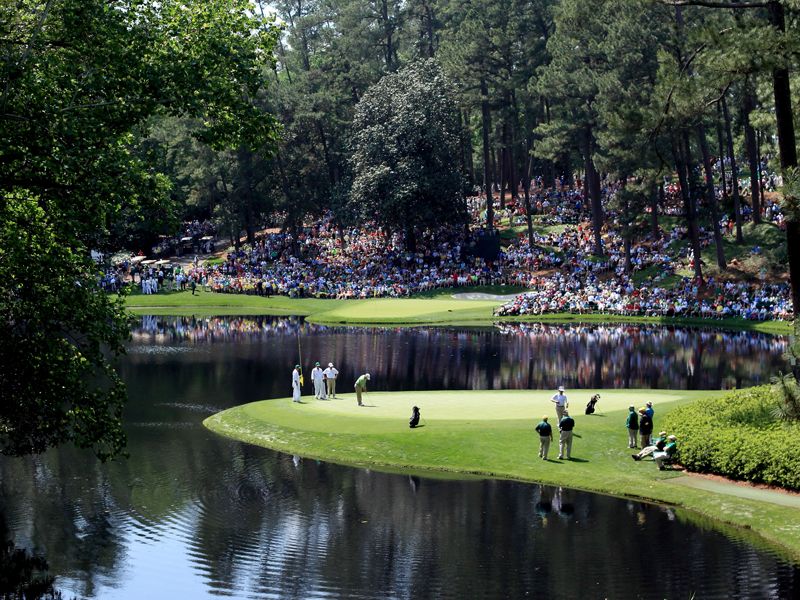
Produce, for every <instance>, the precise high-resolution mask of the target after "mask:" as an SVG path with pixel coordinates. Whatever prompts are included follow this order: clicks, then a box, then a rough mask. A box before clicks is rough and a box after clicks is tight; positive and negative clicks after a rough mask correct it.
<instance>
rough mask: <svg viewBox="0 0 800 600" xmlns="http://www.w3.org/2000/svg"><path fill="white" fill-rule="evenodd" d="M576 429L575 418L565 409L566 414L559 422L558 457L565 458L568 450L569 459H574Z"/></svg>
mask: <svg viewBox="0 0 800 600" xmlns="http://www.w3.org/2000/svg"><path fill="white" fill-rule="evenodd" d="M573 429H575V419H573V418H572V417H570V416H569V412H567V410H566V409H564V416H563V417H562V418H561V420H560V421H559V422H558V431H559V436H558V458H559V459H563V458H564V453H565V451H566V455H567V460H570V459H572V430H573Z"/></svg>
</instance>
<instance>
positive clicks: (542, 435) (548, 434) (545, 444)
mask: <svg viewBox="0 0 800 600" xmlns="http://www.w3.org/2000/svg"><path fill="white" fill-rule="evenodd" d="M536 431H537V433H538V434H539V458H541V459H542V460H547V453H548V451H549V450H550V442H552V441H553V428H552V427H551V426H550V423H548V422H547V415H544V416H543V417H542V420H541V422H540V423H539V424H538V425H537V426H536Z"/></svg>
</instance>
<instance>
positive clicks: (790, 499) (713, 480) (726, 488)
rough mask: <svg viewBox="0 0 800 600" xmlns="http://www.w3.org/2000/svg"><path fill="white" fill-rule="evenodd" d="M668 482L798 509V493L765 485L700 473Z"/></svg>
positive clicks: (685, 475)
mask: <svg viewBox="0 0 800 600" xmlns="http://www.w3.org/2000/svg"><path fill="white" fill-rule="evenodd" d="M669 482H670V483H675V484H677V485H683V486H686V487H690V488H694V489H698V490H705V491H708V492H714V493H716V494H725V495H727V496H736V497H737V498H745V499H748V500H758V501H760V502H770V503H772V504H778V505H780V506H788V507H790V508H798V509H800V493H798V492H791V491H788V490H782V489H776V488H770V487H768V486H765V485H755V484H751V483H747V482H745V481H732V480H730V479H725V478H724V477H719V476H716V475H702V474H700V473H685V474H684V476H683V477H676V478H674V479H670V480H669Z"/></svg>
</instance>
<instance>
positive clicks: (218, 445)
mask: <svg viewBox="0 0 800 600" xmlns="http://www.w3.org/2000/svg"><path fill="white" fill-rule="evenodd" d="M140 325H141V326H140V327H139V328H138V329H137V331H136V332H135V334H134V337H133V340H132V342H131V344H130V351H129V354H128V356H126V357H125V358H124V360H123V361H122V364H121V366H120V369H121V373H122V375H123V378H124V379H125V381H126V382H127V383H128V386H129V394H130V402H129V405H128V408H127V410H126V415H125V423H126V430H127V432H128V435H129V444H128V451H129V454H130V457H129V458H128V459H127V460H123V461H119V462H118V463H114V464H110V465H105V466H102V465H99V464H98V463H97V462H96V461H94V460H93V459H92V458H91V457H90V456H89V455H87V454H86V453H83V452H79V451H76V450H74V449H70V448H61V449H59V450H57V451H52V452H48V453H47V454H45V455H43V456H41V457H37V458H25V459H7V458H6V459H2V460H0V508H1V509H2V511H1V513H0V514H2V516H3V519H4V521H5V523H3V524H2V525H4V526H5V528H6V530H7V531H8V532H9V534H10V536H11V537H12V538H13V540H14V542H15V544H16V545H17V546H18V547H22V548H29V549H35V550H36V551H38V552H39V553H41V554H42V555H44V556H45V557H46V558H47V560H48V562H49V564H50V568H51V573H53V574H54V575H56V577H57V579H56V587H57V588H58V589H59V590H61V591H62V592H63V593H64V597H65V598H70V597H72V596H76V597H79V598H125V599H128V598H130V599H133V598H137V599H139V598H143V597H150V598H199V597H209V596H226V597H234V598H323V597H325V598H341V597H348V598H419V597H441V598H507V597H523V596H526V595H528V596H531V597H543V596H545V595H547V596H548V597H553V598H575V597H578V596H582V597H589V598H595V597H610V598H622V597H640V598H689V597H692V595H694V596H695V597H698V598H731V597H734V598H736V597H766V598H768V597H774V598H788V597H796V596H797V595H798V593H800V592H799V591H800V568H798V566H797V565H793V564H791V563H789V562H787V561H785V560H784V559H782V558H781V557H780V556H778V555H777V554H775V553H774V552H772V551H770V550H769V549H765V548H760V547H758V546H757V545H756V546H754V545H752V544H753V542H754V540H753V539H751V538H749V537H746V536H745V535H744V534H743V533H741V532H738V531H729V530H726V531H721V530H719V529H717V528H715V527H712V526H709V523H707V522H702V521H699V520H698V519H697V518H695V517H693V516H692V515H691V514H687V513H685V512H684V511H676V510H673V509H671V508H669V507H662V506H657V505H652V504H646V503H641V502H632V501H626V500H621V499H616V498H610V497H606V496H602V495H597V494H589V493H582V492H577V491H574V490H570V489H562V488H554V487H548V486H541V485H535V484H524V483H518V482H507V481H491V480H471V481H448V480H437V479H431V478H427V477H421V476H416V475H391V474H384V473H378V472H373V471H369V470H363V469H354V468H348V467H342V466H337V465H332V464H326V463H320V462H317V461H314V460H308V459H302V458H299V457H292V456H287V455H283V454H279V453H276V452H271V451H268V450H263V449H260V448H256V447H252V446H248V445H246V444H241V443H238V442H233V441H230V440H226V439H223V438H220V437H218V436H216V435H214V434H212V433H210V432H208V431H206V430H205V429H204V428H203V427H202V425H201V422H202V420H203V419H204V418H205V417H206V416H208V415H209V414H212V413H213V412H216V411H218V410H221V409H224V408H227V407H230V406H234V405H237V404H242V403H245V402H250V401H253V400H257V399H261V398H266V397H279V396H286V395H288V393H289V389H288V387H289V373H290V369H291V366H292V365H293V364H294V363H295V362H296V360H297V351H298V348H297V340H298V333H299V339H300V341H301V349H302V353H303V357H304V363H305V364H309V363H310V362H311V361H314V360H321V361H323V362H326V363H327V361H328V360H334V361H335V362H336V363H337V366H338V368H339V369H340V371H341V372H342V379H343V381H347V382H349V381H352V379H353V376H354V375H355V373H356V372H357V371H362V372H363V371H364V370H370V372H371V373H372V374H373V381H374V383H375V384H376V385H375V388H376V389H442V388H465V389H501V388H525V387H535V388H550V387H552V386H553V385H554V384H555V382H561V381H563V382H564V383H565V384H566V385H567V386H569V387H571V388H577V387H656V386H657V387H676V388H719V387H731V386H734V385H750V384H754V383H759V382H763V381H766V380H767V379H768V378H769V376H770V375H771V374H774V373H775V372H777V371H778V370H780V369H781V368H783V362H782V359H781V354H782V352H783V351H784V349H785V346H786V343H787V341H786V339H784V338H777V337H769V336H762V335H757V334H746V333H725V332H718V331H710V330H709V331H705V330H690V329H675V328H654V327H644V328H642V327H631V326H624V327H618V326H614V327H599V326H592V327H583V326H571V327H565V326H564V327H562V326H556V327H545V326H523V325H517V326H513V327H512V326H508V327H504V328H495V329H491V328H486V329H431V328H421V329H357V328H325V327H319V326H313V325H309V324H306V323H303V322H302V321H300V320H298V319H291V318H282V319H278V318H230V319H222V318H219V319H201V320H194V319H188V318H187V319H184V318H153V317H145V318H143V319H142V320H141V323H140Z"/></svg>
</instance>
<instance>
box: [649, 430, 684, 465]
mask: <svg viewBox="0 0 800 600" xmlns="http://www.w3.org/2000/svg"><path fill="white" fill-rule="evenodd" d="M677 442H678V438H677V437H676V436H674V435H669V436H667V444H666V445H665V446H664V449H663V450H656V451H655V452H653V458H654V459H655V461H656V465H658V470H659V471H663V470H664V461H669V460H672V458H673V457H674V456H675V453H676V452H677V451H678V443H677Z"/></svg>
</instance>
